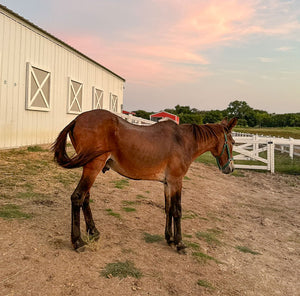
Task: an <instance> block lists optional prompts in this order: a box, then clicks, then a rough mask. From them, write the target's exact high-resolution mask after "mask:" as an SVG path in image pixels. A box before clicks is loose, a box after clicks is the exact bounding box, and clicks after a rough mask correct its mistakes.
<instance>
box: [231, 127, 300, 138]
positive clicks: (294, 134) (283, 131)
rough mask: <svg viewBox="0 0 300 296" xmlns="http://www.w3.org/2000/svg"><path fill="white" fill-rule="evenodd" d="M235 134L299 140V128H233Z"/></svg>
mask: <svg viewBox="0 0 300 296" xmlns="http://www.w3.org/2000/svg"><path fill="white" fill-rule="evenodd" d="M234 131H235V132H241V133H250V134H258V135H264V136H272V137H283V138H289V137H291V138H294V139H300V127H269V128H252V127H235V128H234Z"/></svg>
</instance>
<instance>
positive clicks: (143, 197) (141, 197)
mask: <svg viewBox="0 0 300 296" xmlns="http://www.w3.org/2000/svg"><path fill="white" fill-rule="evenodd" d="M145 198H147V197H146V196H144V195H142V194H137V195H136V199H145Z"/></svg>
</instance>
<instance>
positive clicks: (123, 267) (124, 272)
mask: <svg viewBox="0 0 300 296" xmlns="http://www.w3.org/2000/svg"><path fill="white" fill-rule="evenodd" d="M101 275H102V276H104V277H107V278H111V277H118V278H120V279H123V278H126V277H128V276H130V277H133V278H137V279H139V278H141V277H142V276H143V274H142V272H141V271H140V270H139V269H137V268H136V267H135V266H134V263H133V262H131V261H128V260H126V261H125V262H114V263H108V264H106V266H105V269H104V270H103V271H102V272H101Z"/></svg>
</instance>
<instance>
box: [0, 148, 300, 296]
mask: <svg viewBox="0 0 300 296" xmlns="http://www.w3.org/2000/svg"><path fill="white" fill-rule="evenodd" d="M26 158H29V160H30V159H33V160H34V159H36V158H41V159H42V160H43V159H44V160H45V161H46V160H49V159H50V158H51V155H50V154H49V153H45V152H44V153H40V154H38V153H35V154H33V153H32V154H30V155H29V156H28V155H27V156H26ZM0 161H1V163H0V164H2V169H3V167H6V172H7V175H6V176H5V175H4V176H3V175H2V179H1V180H2V187H1V192H2V193H1V194H2V195H3V198H1V200H0V207H1V206H3V205H5V204H8V203H14V204H17V205H20V206H21V207H22V210H23V211H24V212H26V213H30V214H32V215H33V217H32V218H30V219H3V218H0V295H22V296H25V295H44V296H46V295H236V296H239V295H249V296H250V295H251V296H252V295H253V296H258V295H264V296H268V295H270V296H274V295H280V296H281V295H295V296H296V295H299V291H300V280H299V278H300V277H299V270H300V260H299V250H300V249H299V243H300V233H299V217H300V211H299V210H300V204H299V197H300V184H299V183H300V182H299V180H300V179H299V176H285V175H278V174H275V175H271V174H269V173H257V172H249V171H243V172H242V173H241V175H242V176H239V175H240V174H238V175H236V176H234V175H230V176H225V175H222V174H221V173H220V172H219V171H218V170H217V169H216V167H214V166H207V165H203V164H198V163H194V164H193V165H192V166H191V168H190V170H189V172H188V174H187V176H186V178H185V180H184V188H183V195H182V207H183V220H182V230H183V234H184V240H185V241H186V243H187V244H188V245H189V248H188V249H187V252H186V254H185V255H182V254H178V253H177V252H176V251H175V250H174V248H172V247H169V246H168V245H167V244H166V243H165V241H159V242H156V243H147V242H146V241H145V240H144V233H149V234H152V235H154V234H155V235H163V233H164V221H165V217H164V210H163V207H164V199H163V186H162V184H159V183H156V182H147V181H133V180H129V183H128V186H125V187H124V188H123V189H119V188H116V186H115V183H114V181H115V180H121V179H124V178H122V177H121V176H119V175H117V174H116V173H114V172H112V171H109V172H107V173H106V174H104V175H103V174H101V175H99V177H98V178H97V180H96V183H95V185H94V186H93V188H92V192H91V198H92V200H93V202H92V204H91V206H92V211H93V215H94V219H95V223H96V226H97V228H98V229H99V230H100V232H101V238H100V241H99V242H97V243H91V244H90V245H89V246H88V248H87V250H86V251H85V252H84V253H77V252H75V251H73V250H72V248H71V244H70V233H69V232H70V195H71V193H72V190H73V189H74V188H75V186H76V182H77V180H78V178H79V176H80V171H76V173H74V171H69V170H63V169H61V168H58V167H55V166H54V164H53V165H52V164H51V165H49V169H47V170H46V169H44V170H43V171H42V174H37V175H35V174H32V176H27V177H24V178H23V179H22V178H21V179H20V180H19V181H18V182H17V183H16V185H15V186H13V185H12V184H11V183H5V182H4V181H3V180H5V179H6V180H7V179H9V178H10V177H11V174H13V171H14V170H15V167H14V168H13V167H12V162H11V161H10V159H9V158H4V157H3V158H2V159H1V158H0ZM23 164H24V163H23ZM14 166H15V165H14ZM41 166H42V164H41ZM18 169H19V170H20V169H22V167H20V168H18ZM38 169H39V168H37V170H38ZM24 170H25V169H24ZM53 170H54V172H53ZM10 172H12V173H10ZM55 174H56V175H55ZM53 175H55V176H54V177H53ZM58 176H59V177H60V178H67V177H70V176H71V181H70V180H69V181H68V182H63V181H62V180H63V179H58ZM27 179H30V182H31V188H30V189H31V190H33V191H34V192H35V194H34V195H33V196H32V198H30V197H29V198H28V197H27V198H20V196H22V195H20V194H19V195H18V192H20V191H22V190H23V192H24V190H25V189H24V188H25V187H24V186H23V185H24V183H26V182H27V181H28V180H27ZM53 180H56V182H53ZM7 184H9V185H7ZM27 187H28V188H29V187H30V186H29V185H27ZM28 188H27V189H26V190H28ZM39 194H40V195H39ZM124 205H127V206H128V207H133V208H135V209H136V211H133V212H126V211H125V210H124V209H123V207H124ZM107 209H111V210H112V211H113V212H115V213H119V214H120V218H118V217H114V216H111V215H109V212H108V211H107ZM82 224H83V223H82ZM82 230H84V225H82ZM201 233H202V234H203V233H204V234H210V236H206V237H205V235H201ZM238 246H240V247H247V248H248V250H252V251H256V252H257V253H259V254H252V253H248V252H246V253H245V252H241V251H240V250H238V249H237V247H238ZM200 252H201V253H200ZM199 254H206V255H208V256H209V257H208V256H206V257H205V258H204V257H203V256H202V257H201V256H200V257H199V256H198V255H199ZM201 258H202V259H201ZM126 260H130V261H132V262H133V263H134V265H135V267H136V268H138V269H139V270H140V271H141V272H142V273H143V276H142V277H141V278H139V279H136V278H133V277H127V278H124V279H120V278H118V277H111V278H107V277H104V276H102V275H101V272H102V271H103V270H104V269H105V267H106V265H107V264H108V263H112V262H118V261H122V262H124V261H126ZM203 283H205V284H203ZM204 286H206V287H204ZM208 286H209V287H208Z"/></svg>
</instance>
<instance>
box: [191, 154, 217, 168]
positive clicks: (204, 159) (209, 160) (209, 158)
mask: <svg viewBox="0 0 300 296" xmlns="http://www.w3.org/2000/svg"><path fill="white" fill-rule="evenodd" d="M195 162H200V163H204V164H207V165H215V166H216V167H217V163H216V159H215V158H214V157H213V155H212V154H211V153H210V152H205V153H203V154H201V155H200V156H199V157H198V158H196V160H195Z"/></svg>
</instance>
